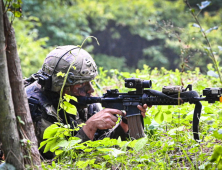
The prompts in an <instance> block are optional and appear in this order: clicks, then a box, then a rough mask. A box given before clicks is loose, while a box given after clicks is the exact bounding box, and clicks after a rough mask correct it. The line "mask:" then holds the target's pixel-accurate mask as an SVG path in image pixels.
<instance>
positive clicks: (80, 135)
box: [75, 129, 90, 142]
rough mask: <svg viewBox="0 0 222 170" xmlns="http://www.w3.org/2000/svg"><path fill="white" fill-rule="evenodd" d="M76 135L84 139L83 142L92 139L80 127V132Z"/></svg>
mask: <svg viewBox="0 0 222 170" xmlns="http://www.w3.org/2000/svg"><path fill="white" fill-rule="evenodd" d="M75 137H78V138H80V139H82V142H85V141H88V140H90V139H89V138H88V136H87V135H86V134H85V132H84V131H83V129H80V130H79V131H78V133H77V134H76V135H75Z"/></svg>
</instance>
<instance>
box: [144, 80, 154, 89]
mask: <svg viewBox="0 0 222 170" xmlns="http://www.w3.org/2000/svg"><path fill="white" fill-rule="evenodd" d="M151 87H152V81H151V80H144V81H143V88H151Z"/></svg>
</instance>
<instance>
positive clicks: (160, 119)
mask: <svg viewBox="0 0 222 170" xmlns="http://www.w3.org/2000/svg"><path fill="white" fill-rule="evenodd" d="M154 119H155V121H156V122H157V123H159V124H161V123H162V122H163V120H164V115H163V112H162V111H161V110H160V111H158V112H157V113H156V115H155V117H154Z"/></svg>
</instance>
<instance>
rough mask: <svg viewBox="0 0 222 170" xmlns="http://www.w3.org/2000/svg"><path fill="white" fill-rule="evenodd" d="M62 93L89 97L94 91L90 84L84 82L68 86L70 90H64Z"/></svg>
mask: <svg viewBox="0 0 222 170" xmlns="http://www.w3.org/2000/svg"><path fill="white" fill-rule="evenodd" d="M64 92H65V93H66V94H69V95H72V96H91V94H92V93H93V92H94V89H93V87H92V84H91V82H85V83H81V84H75V85H73V86H70V90H69V91H68V90H66V89H65V91H64Z"/></svg>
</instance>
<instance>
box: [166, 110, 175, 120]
mask: <svg viewBox="0 0 222 170" xmlns="http://www.w3.org/2000/svg"><path fill="white" fill-rule="evenodd" d="M172 116H173V115H172V112H171V111H166V112H164V121H166V122H171V121H172Z"/></svg>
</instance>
